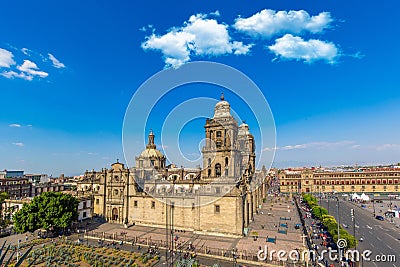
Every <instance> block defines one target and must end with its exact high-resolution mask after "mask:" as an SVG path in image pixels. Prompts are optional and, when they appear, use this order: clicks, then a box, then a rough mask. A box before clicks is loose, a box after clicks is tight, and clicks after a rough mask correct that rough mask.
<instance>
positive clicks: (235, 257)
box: [232, 248, 237, 267]
mask: <svg viewBox="0 0 400 267" xmlns="http://www.w3.org/2000/svg"><path fill="white" fill-rule="evenodd" d="M232 258H233V267H236V262H237V254H236V248H233V249H232Z"/></svg>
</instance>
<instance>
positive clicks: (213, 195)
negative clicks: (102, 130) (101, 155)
mask: <svg viewBox="0 0 400 267" xmlns="http://www.w3.org/2000/svg"><path fill="white" fill-rule="evenodd" d="M204 128H205V135H206V144H205V146H204V147H203V149H202V154H203V169H201V168H183V167H182V168H177V167H176V166H175V165H169V166H166V158H165V156H164V155H163V154H162V153H161V151H159V150H158V149H157V147H156V145H155V143H154V133H153V132H150V134H149V136H148V144H147V146H146V149H145V150H144V151H143V152H142V153H141V154H140V155H139V156H138V157H136V158H135V160H136V167H133V168H126V167H125V165H124V164H122V163H120V162H118V160H117V162H116V163H114V164H112V165H111V168H110V169H102V170H101V171H94V170H93V171H91V172H88V171H86V172H85V174H84V177H83V179H82V180H81V181H80V182H78V188H77V190H78V191H79V192H81V193H83V194H86V193H87V194H91V195H92V196H93V201H94V214H97V215H100V216H102V217H104V219H105V220H107V221H109V222H115V223H121V224H126V225H132V224H137V225H147V226H155V227H162V228H165V227H167V228H174V229H181V230H183V229H185V230H191V231H194V232H196V233H199V234H211V235H227V236H242V235H243V234H246V233H247V231H248V230H247V227H248V225H249V223H250V222H251V221H252V219H253V215H254V214H255V213H256V211H257V208H258V206H259V205H260V204H261V201H262V198H263V195H264V194H265V186H263V185H264V184H263V181H264V178H265V176H266V173H265V172H258V171H255V153H254V151H255V144H254V138H253V136H252V135H251V133H250V131H249V126H248V125H247V124H244V123H243V124H242V125H240V126H238V123H237V121H236V120H235V119H234V118H233V116H232V115H231V113H230V105H229V103H228V102H227V101H225V99H224V97H223V95H222V96H221V101H220V102H218V103H217V104H216V106H215V109H214V116H213V117H212V118H210V119H207V120H206V124H205V126H204ZM263 189H264V190H263Z"/></svg>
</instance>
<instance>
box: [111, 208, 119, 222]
mask: <svg viewBox="0 0 400 267" xmlns="http://www.w3.org/2000/svg"><path fill="white" fill-rule="evenodd" d="M112 220H113V221H118V209H117V208H113V209H112Z"/></svg>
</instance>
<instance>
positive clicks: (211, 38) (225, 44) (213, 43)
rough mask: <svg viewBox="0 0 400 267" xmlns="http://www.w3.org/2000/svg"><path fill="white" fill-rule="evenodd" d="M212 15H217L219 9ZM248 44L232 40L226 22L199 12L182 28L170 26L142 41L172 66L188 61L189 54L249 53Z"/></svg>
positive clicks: (145, 46) (143, 46) (148, 48)
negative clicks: (164, 32) (168, 28)
mask: <svg viewBox="0 0 400 267" xmlns="http://www.w3.org/2000/svg"><path fill="white" fill-rule="evenodd" d="M212 15H219V12H218V13H217V12H214V13H212ZM251 46H252V45H251V44H250V45H244V44H243V43H242V42H237V41H234V42H232V41H231V37H230V36H229V32H228V26H227V25H225V24H220V23H218V22H217V21H216V20H215V19H208V18H207V15H203V14H197V15H192V16H191V17H190V18H189V20H188V21H186V22H185V23H184V24H183V26H182V27H178V28H172V29H171V30H170V31H169V32H167V33H166V34H164V35H161V36H160V35H156V34H155V33H153V34H152V35H150V36H147V37H146V41H145V42H143V43H142V48H143V49H144V50H159V51H161V53H162V54H163V56H164V61H165V63H166V66H167V67H168V66H172V67H174V68H177V67H179V66H181V65H182V64H184V63H186V62H188V61H189V60H190V56H191V55H197V56H219V55H225V54H235V55H242V54H247V53H249V51H250V48H251Z"/></svg>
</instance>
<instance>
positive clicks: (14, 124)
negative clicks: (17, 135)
mask: <svg viewBox="0 0 400 267" xmlns="http://www.w3.org/2000/svg"><path fill="white" fill-rule="evenodd" d="M8 126H9V127H15V128H21V124H17V123H13V124H10V125H8Z"/></svg>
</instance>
